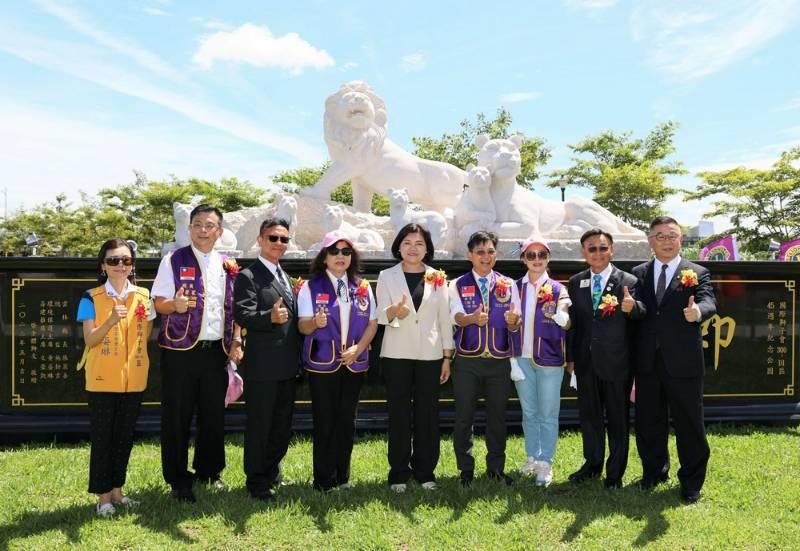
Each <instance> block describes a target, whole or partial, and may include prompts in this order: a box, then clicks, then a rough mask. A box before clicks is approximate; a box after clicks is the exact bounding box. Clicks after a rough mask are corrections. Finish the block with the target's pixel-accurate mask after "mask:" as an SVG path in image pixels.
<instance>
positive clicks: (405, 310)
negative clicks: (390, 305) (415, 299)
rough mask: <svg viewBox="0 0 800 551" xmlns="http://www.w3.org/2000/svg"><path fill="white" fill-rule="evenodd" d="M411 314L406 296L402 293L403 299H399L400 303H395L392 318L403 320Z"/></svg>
mask: <svg viewBox="0 0 800 551" xmlns="http://www.w3.org/2000/svg"><path fill="white" fill-rule="evenodd" d="M410 313H411V308H409V306H408V296H407V295H406V294H405V293H403V298H401V299H400V302H397V303H395V305H394V316H395V317H396V318H397V319H401V320H402V319H405V318H406V316H408V315H409V314H410Z"/></svg>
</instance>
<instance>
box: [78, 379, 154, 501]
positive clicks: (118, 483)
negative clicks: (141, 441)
mask: <svg viewBox="0 0 800 551" xmlns="http://www.w3.org/2000/svg"><path fill="white" fill-rule="evenodd" d="M87 394H88V398H89V400H88V401H89V432H90V433H91V441H92V448H91V452H90V454H89V492H90V493H92V494H105V493H107V492H110V491H111V490H112V489H114V488H122V486H123V485H124V484H125V475H126V473H127V471H128V460H129V459H130V457H131V448H132V447H133V431H134V428H135V427H136V419H137V418H138V417H139V406H141V404H142V394H143V393H142V392H87Z"/></svg>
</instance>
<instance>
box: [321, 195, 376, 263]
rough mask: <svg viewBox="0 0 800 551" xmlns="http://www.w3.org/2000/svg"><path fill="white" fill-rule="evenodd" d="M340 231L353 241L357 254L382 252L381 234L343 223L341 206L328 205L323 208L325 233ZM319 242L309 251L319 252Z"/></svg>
mask: <svg viewBox="0 0 800 551" xmlns="http://www.w3.org/2000/svg"><path fill="white" fill-rule="evenodd" d="M334 230H341V231H343V232H344V233H346V234H347V235H348V236H349V237H350V239H352V240H353V245H355V247H356V249H358V251H359V252H366V251H383V250H384V249H385V248H386V244H385V243H384V241H383V237H381V234H379V233H378V232H376V231H375V230H371V229H369V228H357V227H356V226H354V225H352V224H350V223H349V222H345V220H344V208H342V206H341V205H328V206H326V207H325V233H328V232H331V231H334ZM320 247H321V242H318V243H314V244H313V245H311V247H309V249H308V250H309V251H319V250H320Z"/></svg>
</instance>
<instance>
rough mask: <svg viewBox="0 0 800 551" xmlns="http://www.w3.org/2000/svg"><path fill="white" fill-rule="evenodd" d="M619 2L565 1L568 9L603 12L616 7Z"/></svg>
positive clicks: (616, 0)
mask: <svg viewBox="0 0 800 551" xmlns="http://www.w3.org/2000/svg"><path fill="white" fill-rule="evenodd" d="M618 2H619V0H564V3H565V4H566V5H567V7H569V8H572V9H582V10H602V9H606V8H610V7H612V6H615V5H616V4H617V3H618Z"/></svg>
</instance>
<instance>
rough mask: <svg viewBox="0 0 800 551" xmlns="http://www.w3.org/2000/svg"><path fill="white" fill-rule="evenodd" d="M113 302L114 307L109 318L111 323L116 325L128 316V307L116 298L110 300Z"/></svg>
mask: <svg viewBox="0 0 800 551" xmlns="http://www.w3.org/2000/svg"><path fill="white" fill-rule="evenodd" d="M112 300H113V301H114V307H113V308H112V309H111V315H110V316H109V318H110V319H111V323H112V325H113V324H116V323H118V322H119V320H121V319H124V318H126V317H127V316H128V307H127V306H125V303H124V302H121V301H120V300H119V299H118V298H117V297H114V298H113V299H112Z"/></svg>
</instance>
